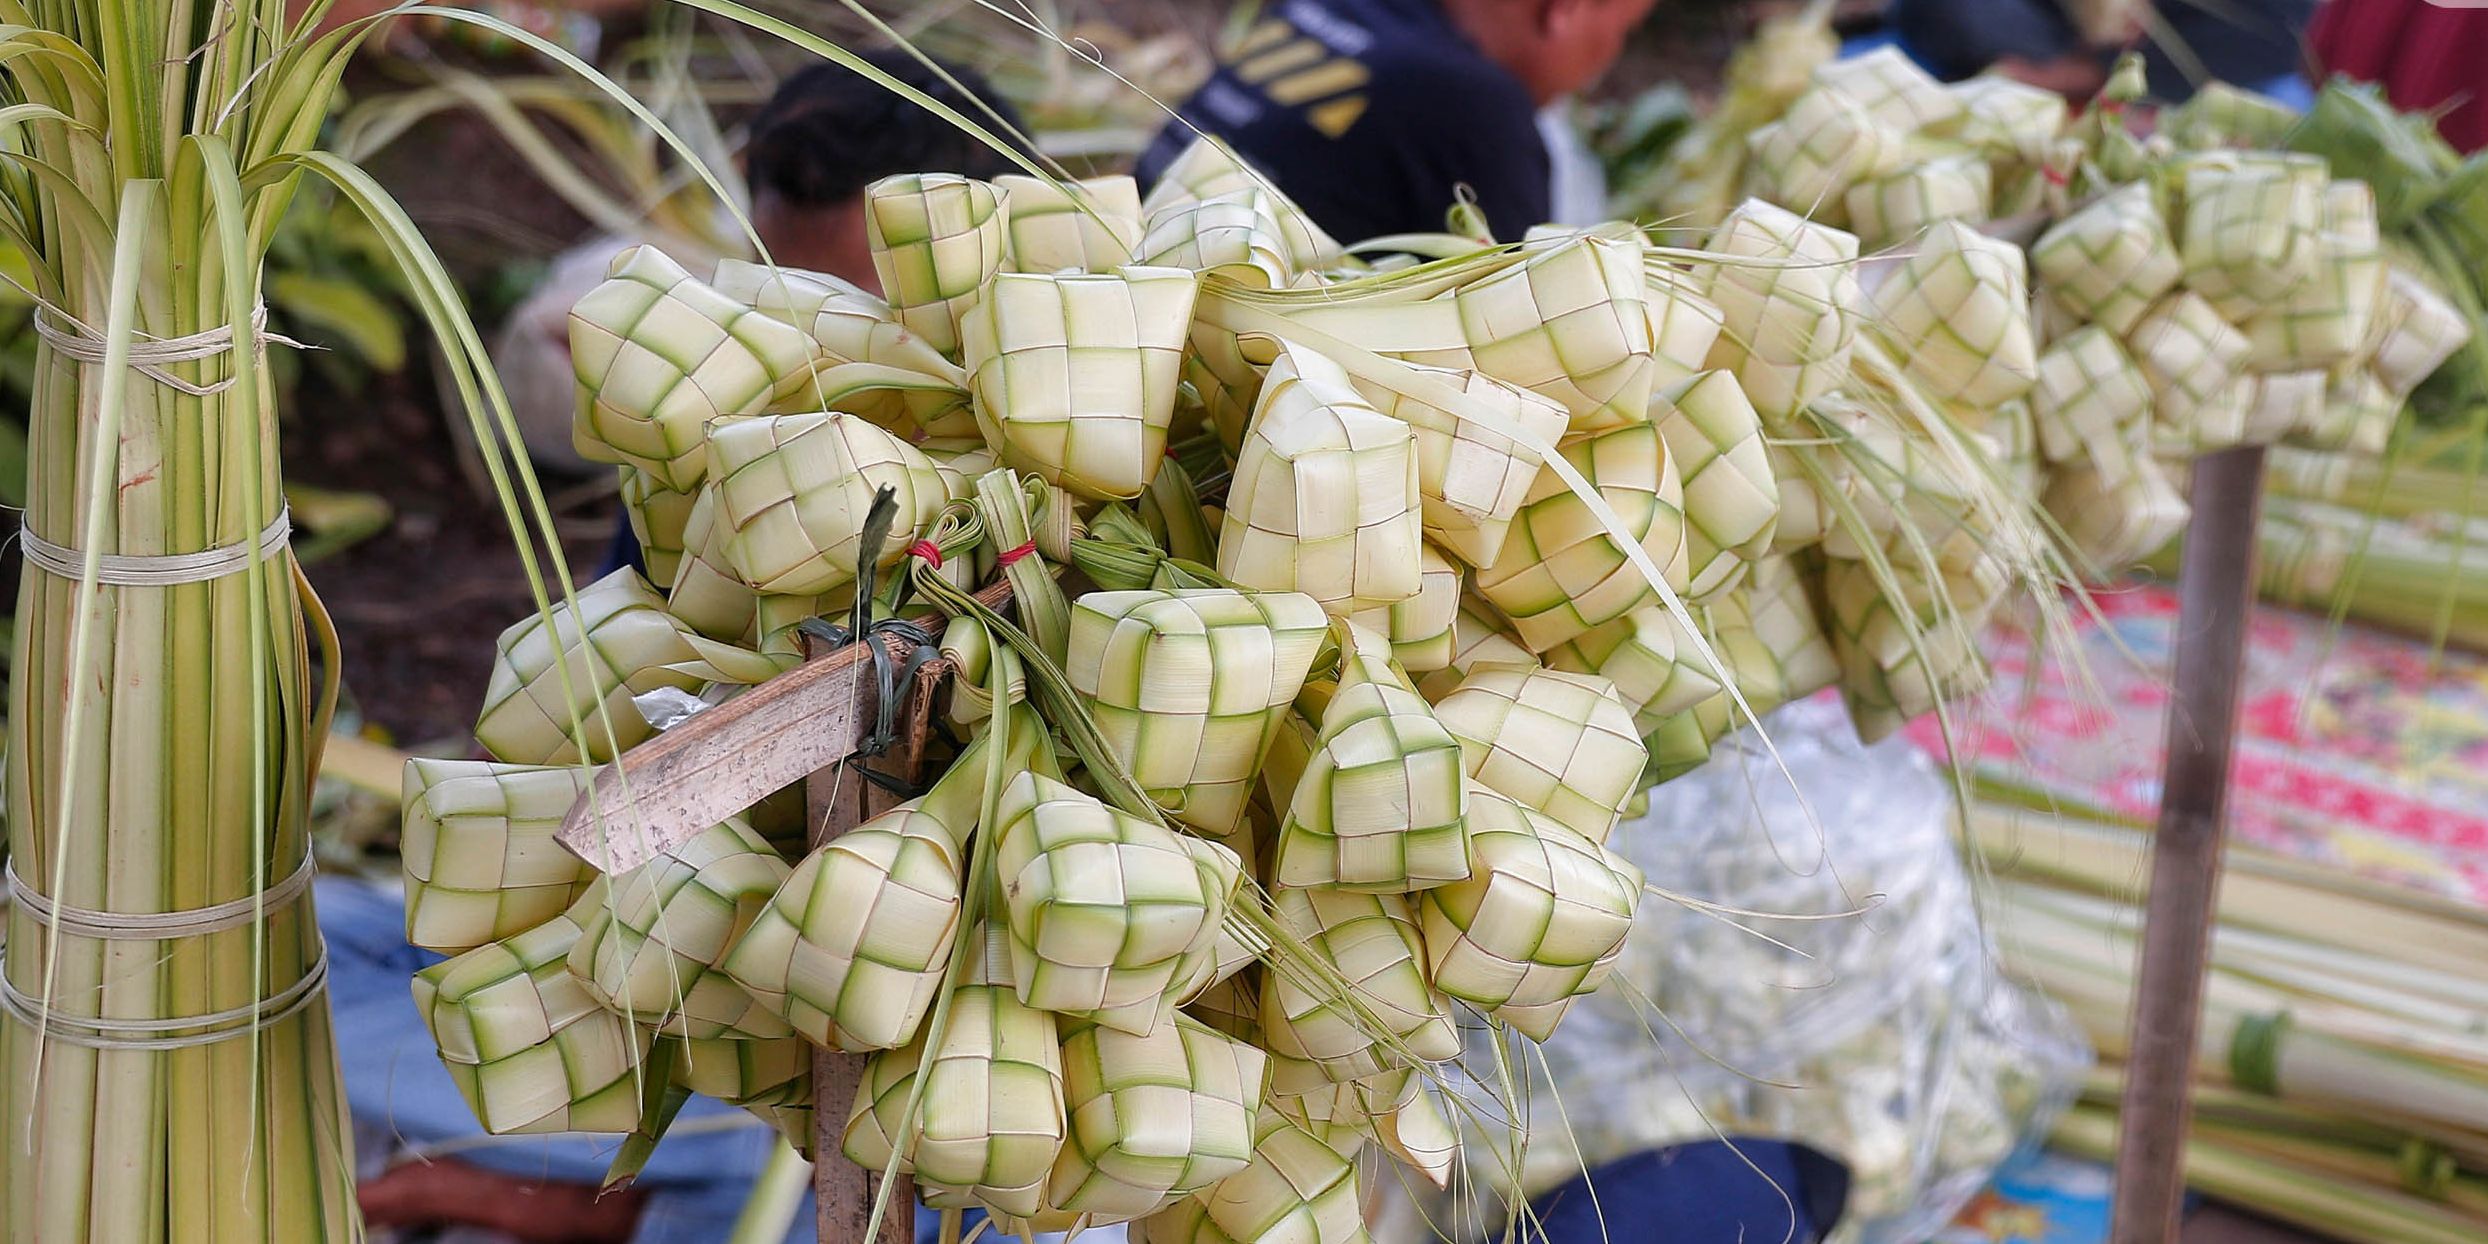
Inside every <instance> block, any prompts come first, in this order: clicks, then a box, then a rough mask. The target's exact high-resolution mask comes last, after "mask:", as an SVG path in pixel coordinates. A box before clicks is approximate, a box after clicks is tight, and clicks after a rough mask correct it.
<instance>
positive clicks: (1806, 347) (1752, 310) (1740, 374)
mask: <svg viewBox="0 0 2488 1244" xmlns="http://www.w3.org/2000/svg"><path fill="white" fill-rule="evenodd" d="M1709 249H1710V250H1711V251H1713V252H1715V253H1716V254H1717V255H1719V256H1720V258H1719V259H1717V260H1716V261H1714V262H1713V264H1712V266H1711V269H1710V287H1709V290H1708V293H1709V295H1710V300H1711V301H1712V302H1713V303H1715V304H1717V305H1718V307H1719V310H1720V314H1721V328H1720V334H1719V341H1718V344H1717V345H1716V346H1715V347H1713V349H1712V350H1711V356H1710V359H1709V360H1708V361H1709V365H1710V366H1712V367H1722V368H1726V369H1727V370H1729V371H1732V372H1734V373H1736V379H1737V383H1738V384H1739V385H1741V386H1743V387H1744V389H1745V396H1746V397H1747V398H1749V399H1751V400H1752V401H1753V403H1754V408H1755V409H1756V410H1759V411H1761V412H1762V413H1763V414H1764V415H1765V416H1769V417H1773V418H1781V417H1786V416H1789V415H1793V414H1795V413H1796V412H1797V410H1798V409H1800V408H1801V407H1803V406H1804V405H1805V404H1806V403H1808V402H1811V401H1813V400H1814V399H1815V398H1817V397H1820V396H1822V395H1823V394H1825V393H1827V392H1829V391H1831V389H1832V388H1833V387H1834V386H1836V385H1838V384H1839V383H1840V382H1841V381H1842V380H1844V379H1846V378H1847V377H1848V373H1849V351H1850V348H1851V346H1852V345H1853V344H1854V342H1855V340H1856V332H1857V324H1856V317H1855V309H1856V308H1857V307H1859V306H1861V305H1862V304H1863V302H1864V299H1863V296H1862V295H1861V294H1860V293H1859V292H1858V288H1857V278H1856V276H1855V275H1854V274H1853V273H1852V272H1851V270H1850V264H1851V261H1853V260H1855V259H1856V258H1857V238H1856V237H1855V236H1853V235H1851V234H1847V233H1843V232H1841V231H1840V230H1838V229H1833V228H1830V227H1828V226H1825V225H1819V224H1816V223H1814V222H1812V221H1809V220H1806V219H1804V218H1802V217H1799V216H1797V215H1796V214H1795V213H1792V212H1790V211H1788V210H1786V209H1784V208H1779V207H1774V206H1772V205H1771V204H1769V203H1765V202H1762V201H1761V200H1758V199H1748V200H1746V201H1745V202H1743V203H1741V204H1738V205H1737V208H1736V210H1735V211H1733V212H1731V213H1729V215H1728V218H1727V219H1726V220H1724V221H1722V222H1720V225H1719V227H1718V228H1717V229H1715V230H1713V231H1712V233H1711V236H1710V241H1709Z"/></svg>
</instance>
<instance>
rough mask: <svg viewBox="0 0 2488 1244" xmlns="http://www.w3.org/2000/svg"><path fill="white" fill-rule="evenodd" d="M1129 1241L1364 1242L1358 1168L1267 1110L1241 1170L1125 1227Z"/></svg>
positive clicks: (1226, 1243)
mask: <svg viewBox="0 0 2488 1244" xmlns="http://www.w3.org/2000/svg"><path fill="white" fill-rule="evenodd" d="M1130 1237H1131V1240H1132V1244H1366V1242H1367V1241H1368V1240H1369V1239H1370V1238H1371V1237H1370V1236H1368V1235H1367V1234H1366V1230H1365V1214H1364V1208H1363V1201H1362V1198H1361V1195H1360V1193H1359V1191H1358V1183H1357V1172H1356V1163H1354V1162H1352V1161H1350V1160H1349V1159H1347V1158H1346V1157H1343V1156H1341V1155H1340V1153H1339V1152H1338V1151H1337V1150H1335V1149H1333V1148H1331V1147H1330V1146H1329V1145H1327V1144H1324V1143H1323V1142H1322V1141H1321V1140H1319V1139H1316V1138H1315V1137H1314V1136H1313V1134H1312V1133H1310V1132H1307V1131H1306V1130H1304V1129H1303V1128H1301V1127H1298V1126H1297V1125H1296V1124H1294V1123H1291V1122H1289V1121H1287V1120H1286V1119H1285V1118H1282V1117H1280V1116H1279V1115H1278V1114H1276V1113H1275V1112H1273V1111H1269V1110H1264V1111H1262V1113H1261V1117H1260V1119H1259V1120H1258V1121H1257V1123H1256V1126H1255V1129H1254V1138H1253V1160H1252V1163H1251V1165H1249V1166H1246V1167H1245V1168H1244V1169H1243V1170H1241V1171H1238V1172H1236V1173H1235V1174H1233V1175H1230V1176H1228V1177H1226V1178H1225V1179H1222V1180H1220V1181H1218V1182H1217V1183H1216V1184H1213V1185H1211V1186H1210V1187H1208V1188H1204V1189H1202V1190H1201V1191H1199V1192H1196V1193H1194V1194H1192V1195H1191V1196H1188V1197H1184V1198H1182V1199H1181V1200H1178V1201H1177V1202H1176V1203H1175V1204H1174V1205H1172V1206H1170V1207H1168V1208H1166V1209H1164V1210H1160V1211H1159V1212H1157V1213H1155V1214H1152V1215H1150V1216H1149V1217H1147V1218H1142V1219H1139V1220H1137V1221H1135V1222H1133V1223H1132V1225H1131V1227H1130Z"/></svg>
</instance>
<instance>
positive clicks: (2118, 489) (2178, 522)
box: [2040, 457, 2190, 577]
mask: <svg viewBox="0 0 2488 1244" xmlns="http://www.w3.org/2000/svg"><path fill="white" fill-rule="evenodd" d="M2040 503H2041V504H2042V505H2044V506H2046V507H2047V512H2048V514H2049V515H2051V516H2052V517H2054V518H2055V520H2056V522H2057V525H2058V526H2060V527H2062V528H2063V529H2064V533H2065V539H2066V541H2067V542H2068V543H2070V544H2071V545H2072V546H2073V547H2074V549H2075V550H2076V551H2077V552H2079V553H2080V554H2081V555H2082V556H2083V558H2084V559H2085V560H2086V561H2087V562H2088V564H2089V566H2090V567H2091V568H2092V569H2094V570H2096V571H2097V572H2098V573H2099V574H2101V575H2104V576H2108V577H2114V576H2116V575H2118V574H2121V573H2123V572H2124V571H2125V570H2127V569H2129V568H2131V567H2133V566H2136V565H2139V564H2141V562H2142V561H2143V559H2144V558H2147V557H2149V556H2151V555H2152V554H2153V553H2156V552H2158V551H2160V549H2161V548H2163V547H2165V546H2166V545H2167V544H2168V542H2169V541H2170V540H2172V539H2174V538H2175V537H2176V535H2177V533H2178V532H2179V531H2181V530H2183V529H2184V527H2185V525H2186V516H2187V515H2188V514H2189V513H2190V511H2189V510H2188V508H2187V506H2186V501H2185V498H2183V497H2181V496H2178V495H2177V489H2176V486H2175V485H2173V484H2171V483H2169V480H2168V474H2167V471H2166V469H2165V468H2163V467H2162V466H2161V465H2160V463H2159V461H2158V460H2157V459H2154V458H2148V457H2146V458H2142V459H2140V460H2139V461H2137V462H2135V463H2134V465H2133V466H2132V468H2131V469H2129V470H2128V471H2127V472H2126V473H2125V474H2124V475H2121V476H2118V477H2116V478H2113V479H2111V478H2110V477H2108V476H2105V475H2102V474H2101V473H2099V472H2098V471H2095V470H2092V469H2090V468H2089V467H2086V466H2080V465H2068V466H2065V467H2062V468H2059V469H2058V470H2057V471H2055V472H2054V473H2053V474H2051V475H2050V476H2049V477H2048V485H2047V492H2046V493H2045V494H2044V495H2042V497H2041V498H2040Z"/></svg>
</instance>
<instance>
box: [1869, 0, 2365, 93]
mask: <svg viewBox="0 0 2488 1244" xmlns="http://www.w3.org/2000/svg"><path fill="white" fill-rule="evenodd" d="M2316 4H2317V0H2170V2H2169V3H2166V4H2157V5H2154V4H2149V3H2142V4H2130V5H2125V6H2122V8H2123V9H2124V10H2125V11H2124V13H2123V14H2122V15H2116V16H2117V20H2115V21H2112V22H2109V23H2107V25H2109V26H2110V27H2112V29H2109V30H2107V31H2104V32H2098V33H2096V34H2095V35H2094V37H2093V38H2088V39H2086V38H2085V36H2084V30H2083V28H2084V25H2085V24H2086V23H2083V22H2080V21H2077V19H2076V15H2075V13H2074V12H2073V9H2074V7H2075V6H2072V5H2069V4H2066V3H2063V2H2062V0H1892V2H1891V4H1890V5H1889V6H1888V7H1887V8H1886V9H1885V10H1884V24H1885V27H1886V29H1887V30H1888V31H1889V32H1890V35H1891V38H1892V41H1893V42H1895V43H1897V44H1898V45H1899V46H1900V48H1901V50H1902V51H1905V52H1907V53H1909V55H1910V57H1911V59H1913V60H1916V61H1917V62H1918V63H1919V64H1920V65H1923V66H1925V68H1926V70H1927V72H1929V73H1932V74H1934V75H1935V76H1936V77H1939V78H1942V79H1945V80H1946V81H1958V80H1960V79H1962V78H1967V77H1971V76H1973V75H1976V74H1979V73H1982V72H1985V71H1986V70H1988V69H1990V68H1993V69H1996V70H1998V71H1999V72H2002V73H2005V74H2008V75H2010V76H2012V77H2014V78H2018V79H2020V80H2022V81H2024V82H2028V83H2031V84H2032V85H2035V86H2042V87H2046V88H2047V89H2049V90H2053V91H2059V92H2062V93H2064V94H2067V95H2071V96H2074V97H2076V98H2081V97H2085V96H2088V95H2090V94H2092V93H2094V92H2096V91H2097V90H2098V89H2099V87H2100V85H2101V84H2102V83H2104V82H2105V81H2107V75H2108V66H2109V65H2110V63H2111V62H2112V61H2113V60H2114V59H2115V56H2116V54H2117V52H2118V51H2119V50H2121V49H2122V48H2125V47H2128V46H2138V47H2140V48H2141V49H2142V52H2143V59H2144V63H2145V65H2146V66H2147V67H2148V69H2149V70H2150V75H2151V93H2152V95H2153V96H2154V97H2155V98H2158V99H2164V100H2171V101H2175V100H2182V99H2185V98H2186V97H2188V96H2190V95H2192V94H2194V91H2195V88H2196V87H2197V86H2199V85H2200V84H2201V83H2202V82H2206V81H2212V82H2227V83H2230V84H2231V85H2234V86H2242V87H2247V88H2249V89H2252V90H2257V91H2261V92H2263V93H2265V94H2267V95H2272V96H2274V97H2276V98H2280V99H2282V100H2284V101H2285V102H2292V103H2303V102H2305V100H2306V99H2307V98H2308V97H2309V96H2308V90H2307V87H2306V83H2305V79H2304V76H2303V73H2302V70H2303V67H2304V63H2305V57H2304V54H2303V52H2302V51H2301V48H2302V46H2303V44H2302V38H2303V36H2304V34H2305V32H2306V28H2307V22H2308V20H2309V19H2310V18H2311V17H2313V16H2314V13H2315V7H2316Z"/></svg>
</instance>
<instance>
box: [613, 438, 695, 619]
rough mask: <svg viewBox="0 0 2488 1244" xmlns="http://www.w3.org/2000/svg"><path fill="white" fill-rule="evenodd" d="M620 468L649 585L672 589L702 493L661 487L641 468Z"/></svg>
mask: <svg viewBox="0 0 2488 1244" xmlns="http://www.w3.org/2000/svg"><path fill="white" fill-rule="evenodd" d="M618 469H619V470H620V471H621V472H622V512H623V514H625V515H627V516H629V518H630V523H631V535H632V536H633V537H634V538H636V539H637V540H638V541H639V551H640V558H641V561H643V562H644V563H645V564H646V565H647V567H648V582H650V583H652V584H654V585H656V587H657V589H658V590H659V591H662V590H664V589H666V588H669V587H672V586H674V572H675V571H676V570H677V569H678V568H680V567H681V565H682V558H683V548H684V544H683V528H685V527H686V526H688V525H689V524H690V522H691V507H692V505H693V503H695V502H697V501H698V500H699V497H700V494H699V493H698V492H697V491H696V490H695V491H691V492H676V491H674V490H673V489H671V488H660V487H658V486H657V484H656V482H655V481H654V480H653V479H651V478H650V477H649V475H648V473H647V472H645V471H642V470H640V469H639V468H637V467H627V466H626V467H621V468H618Z"/></svg>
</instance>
